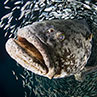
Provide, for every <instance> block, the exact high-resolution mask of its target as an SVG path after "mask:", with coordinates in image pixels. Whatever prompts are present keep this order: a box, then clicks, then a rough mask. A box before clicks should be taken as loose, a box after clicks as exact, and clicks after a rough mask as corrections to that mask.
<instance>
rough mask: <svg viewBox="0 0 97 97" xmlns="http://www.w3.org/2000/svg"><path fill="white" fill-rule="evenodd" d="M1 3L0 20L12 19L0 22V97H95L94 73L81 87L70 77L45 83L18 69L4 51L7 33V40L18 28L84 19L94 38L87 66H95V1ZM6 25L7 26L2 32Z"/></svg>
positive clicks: (22, 1)
mask: <svg viewBox="0 0 97 97" xmlns="http://www.w3.org/2000/svg"><path fill="white" fill-rule="evenodd" d="M5 1H7V0H2V1H0V20H1V18H2V17H4V16H5V15H6V14H8V13H11V12H12V15H11V16H10V17H13V19H12V20H11V21H10V22H8V21H9V19H10V18H9V19H8V17H6V18H5V19H2V20H1V21H0V22H2V21H3V22H2V24H0V27H1V26H2V25H3V24H4V26H2V27H1V28H0V97H34V96H35V97H97V72H94V73H91V74H89V75H87V76H86V77H85V80H84V81H83V82H82V83H81V82H78V81H76V80H75V79H74V77H73V76H71V77H68V78H63V79H58V80H49V79H47V78H44V77H40V76H38V75H35V74H33V73H31V72H29V71H27V70H25V69H24V68H22V67H21V66H20V65H18V64H17V63H16V62H15V61H14V60H13V59H12V58H11V57H10V56H9V55H8V54H7V52H6V50H5V43H6V41H7V40H8V39H9V36H10V35H11V33H12V36H11V37H14V36H15V34H16V31H17V28H18V27H22V26H25V25H27V24H31V23H33V22H35V21H42V20H51V19H73V18H77V19H85V20H86V21H87V23H88V24H89V27H90V29H91V31H92V32H93V35H94V38H93V49H92V55H91V58H90V59H89V62H88V64H87V65H97V32H96V31H97V30H96V26H97V1H96V0H78V2H72V1H76V0H64V1H63V0H45V2H43V3H41V2H40V1H41V0H32V1H31V0H21V2H20V3H18V4H16V5H15V2H16V1H17V0H10V1H8V2H7V3H6V4H4V2H5ZM28 1H29V2H28ZM51 1H52V2H51ZM54 1H55V2H54ZM27 2H28V3H27ZM39 2H40V3H39ZM31 4H32V5H31ZM25 5H27V6H26V7H25ZM37 5H38V7H37ZM6 6H7V7H6ZM15 7H17V8H16V9H14V8H15ZM22 8H24V10H22V11H21V9H22ZM25 11H26V13H25V14H23V15H21V14H22V13H23V12H25ZM20 17H21V18H20ZM19 18H20V19H19ZM9 24H10V25H9ZM6 25H9V26H8V27H6V29H5V26H6ZM12 26H14V27H13V28H11V27H12ZM6 32H8V33H7V35H6V36H5V33H6Z"/></svg>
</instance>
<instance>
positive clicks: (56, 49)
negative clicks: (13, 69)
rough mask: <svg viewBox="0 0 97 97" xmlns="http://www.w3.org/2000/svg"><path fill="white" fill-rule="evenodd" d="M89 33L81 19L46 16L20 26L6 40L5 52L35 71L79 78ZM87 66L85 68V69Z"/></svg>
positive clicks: (85, 55)
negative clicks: (11, 36) (49, 17)
mask: <svg viewBox="0 0 97 97" xmlns="http://www.w3.org/2000/svg"><path fill="white" fill-rule="evenodd" d="M91 40H92V33H91V32H90V30H89V28H88V25H87V24H86V22H85V20H48V21H42V22H35V23H33V24H31V25H28V26H25V27H23V28H20V29H19V30H18V32H17V39H14V38H10V39H9V40H8V41H7V43H6V50H7V52H8V54H9V55H10V56H11V57H12V58H13V59H14V60H16V61H17V62H18V63H19V64H20V65H21V66H23V67H24V68H26V69H27V70H30V71H32V72H33V73H35V74H38V75H41V76H45V77H48V78H49V79H51V78H62V77H67V76H70V75H75V78H76V79H77V80H80V79H81V78H80V77H81V72H82V71H83V70H87V69H86V66H85V65H86V63H87V61H88V59H89V57H90V55H91V48H92V44H91ZM89 70H90V69H88V71H89Z"/></svg>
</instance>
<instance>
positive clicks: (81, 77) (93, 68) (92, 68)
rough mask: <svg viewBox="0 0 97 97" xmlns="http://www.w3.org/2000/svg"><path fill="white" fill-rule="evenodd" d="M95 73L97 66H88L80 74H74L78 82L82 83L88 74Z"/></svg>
mask: <svg viewBox="0 0 97 97" xmlns="http://www.w3.org/2000/svg"><path fill="white" fill-rule="evenodd" d="M95 71H97V65H96V66H86V67H85V68H84V69H83V70H82V71H81V72H80V73H76V74H74V76H75V79H76V80H78V81H81V82H82V81H83V80H84V78H85V76H86V75H87V74H90V73H92V72H95Z"/></svg>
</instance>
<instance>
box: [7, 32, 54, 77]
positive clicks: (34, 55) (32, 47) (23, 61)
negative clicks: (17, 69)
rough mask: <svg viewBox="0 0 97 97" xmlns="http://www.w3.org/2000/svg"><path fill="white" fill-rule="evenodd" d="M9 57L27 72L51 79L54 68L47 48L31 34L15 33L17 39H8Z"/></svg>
mask: <svg viewBox="0 0 97 97" xmlns="http://www.w3.org/2000/svg"><path fill="white" fill-rule="evenodd" d="M6 50H7V52H8V53H9V55H10V56H11V57H12V58H13V59H14V60H16V61H17V62H18V63H19V64H20V65H22V66H23V67H24V68H26V69H27V70H30V71H32V72H34V73H36V74H39V75H43V76H46V77H48V78H50V79H51V78H52V77H53V76H54V74H55V73H54V67H53V66H52V64H51V62H50V60H51V59H50V55H49V54H48V51H47V48H46V47H45V46H44V44H43V43H42V42H41V40H39V38H38V37H36V36H35V35H33V34H32V33H28V32H27V33H25V32H24V33H23V32H21V31H19V32H18V33H17V39H13V38H11V39H9V40H8V41H7V43H6Z"/></svg>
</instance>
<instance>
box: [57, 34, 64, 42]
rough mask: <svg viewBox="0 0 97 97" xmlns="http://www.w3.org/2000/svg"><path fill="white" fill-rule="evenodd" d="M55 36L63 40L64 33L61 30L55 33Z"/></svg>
mask: <svg viewBox="0 0 97 97" xmlns="http://www.w3.org/2000/svg"><path fill="white" fill-rule="evenodd" d="M56 38H57V39H59V40H61V41H63V40H64V39H65V35H64V34H63V33H61V32H57V33H56Z"/></svg>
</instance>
